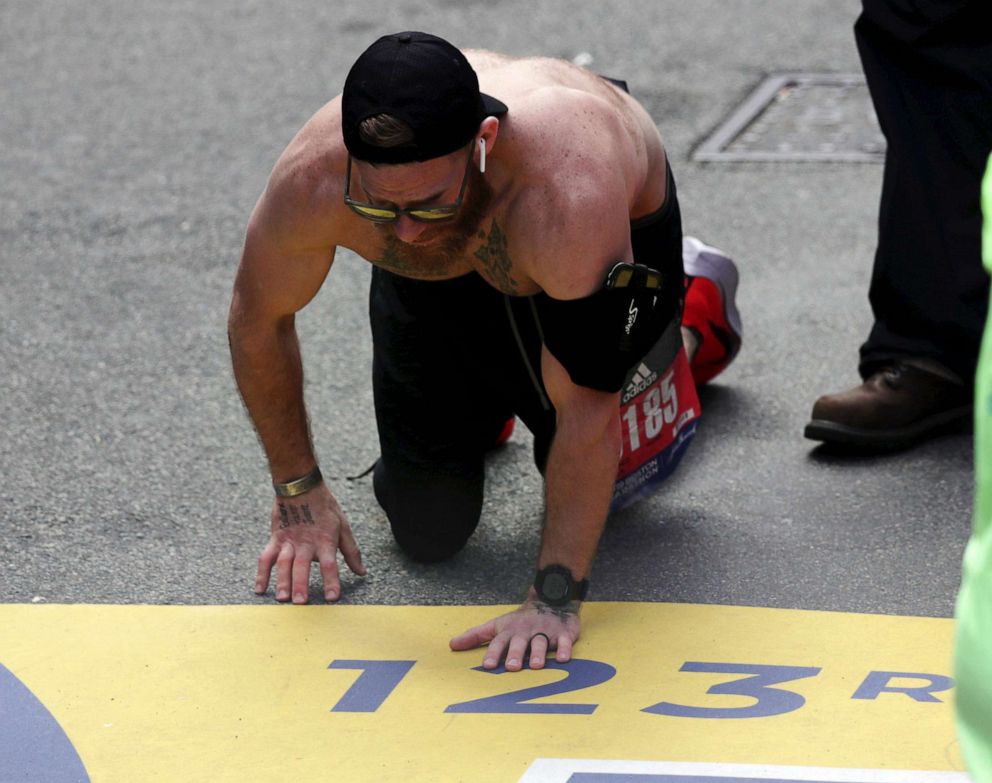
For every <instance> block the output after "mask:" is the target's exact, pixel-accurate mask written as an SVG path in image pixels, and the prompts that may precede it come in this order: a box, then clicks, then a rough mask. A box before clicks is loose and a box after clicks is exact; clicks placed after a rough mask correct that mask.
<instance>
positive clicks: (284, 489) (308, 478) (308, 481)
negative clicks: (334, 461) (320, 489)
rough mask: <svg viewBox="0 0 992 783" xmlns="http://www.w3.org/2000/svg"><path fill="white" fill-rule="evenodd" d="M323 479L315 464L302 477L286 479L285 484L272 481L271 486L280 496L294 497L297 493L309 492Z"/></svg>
mask: <svg viewBox="0 0 992 783" xmlns="http://www.w3.org/2000/svg"><path fill="white" fill-rule="evenodd" d="M323 480H324V477H323V475H322V474H321V472H320V467H319V466H315V467H314V469H313V470H311V471H310V472H309V473H307V475H305V476H303V477H302V478H298V479H294V480H293V481H287V482H286V483H285V484H280V483H278V482H273V483H272V488H273V489H274V490H275V491H276V494H277V495H278V496H279V497H281V498H295V497H296V496H297V495H302V494H303V493H305V492H309V491H310V490H311V489H313V488H314V487H316V486H317V485H318V484H319V483H320V482H321V481H323Z"/></svg>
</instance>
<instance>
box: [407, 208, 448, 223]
mask: <svg viewBox="0 0 992 783" xmlns="http://www.w3.org/2000/svg"><path fill="white" fill-rule="evenodd" d="M407 214H408V215H409V216H410V217H411V218H413V219H414V220H419V221H420V222H422V223H440V222H443V221H445V220H451V218H453V217H454V216H455V210H454V209H411V210H410V211H409V212H407Z"/></svg>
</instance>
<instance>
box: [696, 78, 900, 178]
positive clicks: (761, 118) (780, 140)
mask: <svg viewBox="0 0 992 783" xmlns="http://www.w3.org/2000/svg"><path fill="white" fill-rule="evenodd" d="M884 156H885V138H884V137H883V136H882V131H881V129H880V128H879V126H878V120H877V119H876V117H875V110H874V109H873V107H872V104H871V97H870V96H869V94H868V87H867V85H866V84H865V80H864V77H863V76H862V75H860V74H834V73H777V74H772V75H771V76H769V77H767V78H766V79H765V80H764V81H763V82H762V83H761V84H760V85H758V87H757V88H756V89H755V90H754V92H752V93H751V94H750V95H749V96H748V97H747V99H746V100H745V101H744V102H743V103H742V104H741V105H740V106H739V107H738V108H737V109H736V110H735V111H734V112H733V113H732V114H731V115H730V116H729V117H728V118H727V119H726V120H725V121H724V122H723V123H722V124H721V125H720V126H719V127H718V128H717V129H716V130H715V131H714V132H713V133H712V134H711V135H710V136H709V137H708V138H707V139H706V140H705V141H704V142H703V143H702V144H700V145H699V146H698V147H697V148H696V150H695V152H694V153H693V155H692V159H693V160H698V161H721V162H722V161H778V162H783V161H784V162H795V161H834V162H842V163H872V162H881V161H882V160H883V159H884Z"/></svg>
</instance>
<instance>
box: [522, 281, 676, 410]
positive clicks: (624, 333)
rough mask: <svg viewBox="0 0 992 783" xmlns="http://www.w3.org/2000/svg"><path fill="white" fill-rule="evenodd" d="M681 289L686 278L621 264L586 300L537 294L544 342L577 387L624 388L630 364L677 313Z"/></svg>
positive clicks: (650, 345)
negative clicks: (668, 276)
mask: <svg viewBox="0 0 992 783" xmlns="http://www.w3.org/2000/svg"><path fill="white" fill-rule="evenodd" d="M682 288H683V281H682V279H677V280H676V279H668V278H667V277H666V276H663V275H662V273H661V272H659V271H657V270H656V269H652V268H651V267H648V266H644V265H643V264H628V263H625V262H620V263H617V264H616V265H615V266H614V267H613V268H612V269H611V270H610V272H609V274H608V275H607V278H606V281H605V283H604V284H603V287H602V288H601V289H599V290H598V291H596V293H594V294H591V295H590V296H587V297H585V298H584V299H569V300H562V299H552V298H551V297H550V296H548V295H547V294H545V293H543V292H541V293H539V294H536V295H535V296H534V304H535V306H536V308H537V313H538V316H539V318H540V325H541V330H542V333H543V338H544V344H545V346H547V348H548V350H549V351H551V353H552V354H553V355H554V357H555V358H556V359H557V360H558V361H559V362H561V364H562V366H564V368H565V369H566V370H567V371H568V374H569V377H570V378H571V379H572V382H573V383H575V384H576V385H578V386H586V387H588V388H591V389H597V390H599V391H605V392H617V391H620V389H621V387H622V386H623V382H624V379H625V378H626V377H627V373H628V371H629V370H630V368H631V367H633V366H634V365H636V364H637V362H638V361H640V360H641V358H643V357H644V355H645V354H646V353H647V352H648V351H649V350H650V349H651V347H652V346H653V345H654V344H655V343H656V342H657V341H658V339H659V338H660V337H661V335H662V333H663V332H664V331H665V327H666V326H668V324H669V323H670V322H671V321H672V320H673V319H674V318H677V317H679V315H680V311H681V303H682Z"/></svg>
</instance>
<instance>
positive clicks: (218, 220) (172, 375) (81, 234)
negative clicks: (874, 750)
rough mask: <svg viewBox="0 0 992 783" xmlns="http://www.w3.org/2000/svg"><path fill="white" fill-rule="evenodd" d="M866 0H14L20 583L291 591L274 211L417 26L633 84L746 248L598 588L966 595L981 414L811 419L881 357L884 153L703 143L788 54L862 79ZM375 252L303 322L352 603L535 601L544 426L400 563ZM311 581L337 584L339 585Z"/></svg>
mask: <svg viewBox="0 0 992 783" xmlns="http://www.w3.org/2000/svg"><path fill="white" fill-rule="evenodd" d="M857 10H858V3H857V2H855V1H854V0H844V2H838V1H837V0H695V1H694V2H692V3H688V2H675V0H663V1H659V0H639V1H638V2H620V3H612V4H604V3H597V2H587V1H586V0H580V1H576V0H568V2H565V1H564V0H554V1H553V2H541V3H535V2H521V1H520V0H503V1H502V2H499V3H483V2H477V1H472V2H456V1H455V0H432V1H428V0H424V1H423V2H419V3H408V2H403V3H385V2H381V1H380V0H366V1H365V2H361V3H359V2H353V1H352V0H347V1H343V2H342V1H339V2H334V3H327V2H325V3H316V2H309V0H306V1H305V2H299V3H293V4H279V3H261V2H254V1H249V2H244V0H238V2H233V1H232V0H214V1H213V2H210V3H202V2H191V1H190V0H179V1H178V2H172V3H154V2H150V1H149V0H136V1H135V2H131V3H124V2H111V1H110V0H94V2H88V3H69V2H65V1H64V0H63V1H61V2H59V1H58V0H39V1H38V2H31V3H28V2H24V1H23V0H13V1H12V2H7V3H4V4H2V5H0V74H2V76H0V107H2V109H0V239H2V242H0V302H2V304H0V434H2V437H0V476H2V481H0V557H2V561H3V568H2V570H0V600H3V601H7V602H23V601H31V600H34V599H37V598H41V599H43V600H45V601H49V602H56V601H58V602H112V603H135V602H146V603H264V602H267V601H270V600H271V597H269V598H261V599H260V598H256V597H255V596H254V595H253V593H252V591H251V586H252V578H253V573H254V567H255V558H256V557H257V554H258V552H259V550H260V549H261V547H262V545H263V543H264V541H265V540H266V528H267V514H268V507H269V503H270V496H269V490H268V483H267V482H268V477H267V474H266V472H265V465H264V460H263V459H262V455H261V451H260V449H259V447H258V445H257V443H256V441H255V439H254V436H253V434H252V432H251V429H250V425H249V424H248V422H247V419H246V417H245V416H244V414H243V412H242V409H241V405H240V402H239V400H238V398H237V395H236V391H235V387H234V383H233V380H232V377H231V373H230V370H229V360H228V355H227V345H226V335H225V317H226V310H227V305H228V300H229V295H230V288H231V283H232V280H233V274H234V270H235V267H236V264H237V261H238V256H239V251H240V247H241V242H242V237H243V231H244V227H245V223H246V220H247V216H248V213H249V211H250V209H251V207H252V205H253V203H254V201H255V199H256V198H257V196H258V194H259V192H260V191H261V189H262V187H263V186H264V183H265V180H266V177H267V175H268V172H269V169H270V168H271V166H272V164H273V163H274V161H275V159H276V157H277V156H278V154H279V152H280V151H281V150H282V148H283V147H284V146H285V144H286V143H287V142H288V141H289V139H290V138H291V137H292V135H293V134H294V133H295V131H296V130H297V129H298V127H299V126H300V125H302V124H303V122H304V121H305V120H306V119H307V118H308V117H309V116H310V115H311V114H312V113H313V112H314V111H315V110H316V109H317V108H319V107H320V106H321V105H322V104H323V103H324V102H325V101H326V100H328V99H329V98H330V97H331V96H332V95H334V94H335V93H337V92H338V91H339V90H340V88H341V85H342V83H343V79H344V75H345V73H346V71H347V68H348V66H349V65H350V63H351V62H352V60H353V59H354V58H355V57H356V56H357V55H358V54H359V53H360V51H361V50H362V49H364V47H365V46H366V45H367V44H368V43H370V42H371V41H372V40H373V39H374V38H375V37H377V36H378V35H380V34H382V33H386V32H392V31H395V30H398V29H409V28H419V29H426V30H430V31H433V32H437V33H439V34H441V35H444V36H445V37H447V38H449V39H450V40H452V41H453V42H455V43H456V44H458V45H460V46H463V47H468V46H478V47H487V48H493V49H497V50H503V51H506V52H509V53H512V54H517V55H525V54H549V55H554V56H561V57H566V58H569V59H571V58H573V57H575V56H577V55H579V54H580V53H583V52H585V53H588V55H589V56H591V58H592V64H591V67H592V68H594V69H596V70H598V71H600V72H603V73H607V74H610V75H616V76H620V77H624V78H626V79H627V80H628V81H629V83H630V86H631V90H632V91H633V93H634V94H635V95H636V96H638V97H640V98H641V99H642V100H643V101H644V103H645V105H646V106H648V108H649V109H650V111H651V112H652V114H653V116H654V117H655V119H656V121H657V122H658V124H659V126H660V127H661V129H662V132H663V135H664V137H665V140H666V143H667V146H668V148H669V151H670V155H671V158H672V161H673V166H674V168H675V171H676V175H677V177H678V179H679V192H680V199H681V201H682V208H683V216H684V221H685V225H686V228H687V230H688V231H689V232H690V233H693V234H696V235H698V236H701V237H703V238H704V239H706V240H707V241H708V242H710V243H712V244H716V245H718V246H720V247H723V248H725V249H727V250H729V251H730V252H731V253H732V254H733V255H734V256H735V257H736V259H737V260H738V262H739V266H740V269H741V275H742V283H741V289H740V306H741V310H742V313H743V317H744V322H745V330H746V335H745V345H744V349H743V351H742V353H741V355H740V358H739V360H738V362H737V363H736V365H735V366H733V367H732V368H731V369H730V370H729V371H728V372H727V373H726V374H725V375H724V376H723V377H722V378H721V380H720V383H719V384H718V385H716V386H714V387H713V388H710V389H708V390H707V391H706V392H705V394H704V397H703V403H704V407H705V411H706V413H705V421H704V424H703V427H702V430H701V433H700V435H699V437H698V438H697V440H696V443H695V444H694V445H693V447H692V449H691V451H690V453H689V455H688V456H687V457H686V459H685V460H684V462H683V464H682V467H681V469H680V473H679V474H678V476H677V477H676V478H675V479H674V480H673V481H672V483H671V484H670V486H669V487H668V488H667V491H664V492H663V493H662V494H660V495H658V496H655V497H654V498H652V499H651V500H649V501H647V502H645V503H643V504H641V505H640V506H638V507H636V508H634V509H632V510H630V511H628V512H625V513H623V514H620V515H618V516H617V517H616V518H614V519H612V520H611V521H610V523H609V527H608V530H607V532H606V535H605V537H604V540H603V542H602V545H601V548H600V554H599V557H598V560H597V563H596V566H595V570H594V573H593V575H592V583H593V589H592V592H591V595H590V598H592V599H595V600H647V601H687V602H702V603H733V604H749V605H760V606H778V607H796V608H811V609H830V610H842V611H864V612H881V613H899V614H922V615H937V616H946V615H949V614H950V613H951V612H952V609H953V599H954V595H955V592H956V589H957V584H958V577H959V568H960V557H961V553H962V549H963V544H964V541H965V539H966V535H967V531H968V526H969V517H970V509H971V490H972V480H973V476H972V465H971V450H970V449H971V444H970V438H969V437H968V436H956V437H950V438H945V439H942V440H939V441H937V442H934V443H931V444H929V445H927V446H925V447H922V448H920V449H918V450H916V451H913V452H909V453H905V454H899V455H893V456H888V457H884V458H866V459H859V460H850V459H838V458H835V457H830V456H829V455H823V454H820V453H818V452H817V451H816V450H814V449H812V448H811V444H810V443H809V442H806V441H804V440H803V439H802V437H801V432H802V426H803V424H804V423H805V420H806V417H807V415H808V413H809V408H810V405H811V404H812V401H813V399H814V398H815V397H816V396H817V395H818V394H819V393H821V392H824V391H828V390H837V389H840V388H844V387H847V386H849V385H852V384H853V383H854V382H855V381H856V373H855V364H856V360H857V346H858V344H859V343H860V341H861V340H862V339H863V337H864V335H865V334H866V330H867V328H868V325H869V323H870V313H869V311H868V305H867V301H866V290H867V281H868V275H869V271H870V262H871V256H872V252H873V242H874V226H875V215H876V209H877V201H878V193H879V187H880V178H881V167H880V166H878V165H871V164H858V165H851V164H847V165H836V164H835V165H830V164H815V165H814V164H794V163H793V164H768V163H765V164H733V165H729V164H723V165H721V164H706V165H703V164H696V163H692V162H691V161H690V157H689V156H690V153H691V150H692V148H693V146H694V145H695V144H697V143H698V142H699V141H700V140H701V139H702V138H703V136H704V135H705V134H706V133H707V132H708V131H709V130H711V129H712V128H713V127H715V126H716V125H717V124H718V123H719V122H720V121H721V119H722V118H723V117H724V116H726V115H727V114H728V113H729V112H730V111H731V109H732V108H734V107H735V106H736V105H737V104H738V103H739V102H740V101H741V100H742V99H743V97H744V96H745V95H746V94H747V93H748V91H749V90H750V89H751V88H752V87H753V86H754V85H755V84H757V83H758V82H759V81H760V80H761V78H762V76H763V75H764V74H766V73H768V72H772V71H780V70H786V71H791V70H795V71H800V70H801V71H839V72H852V71H853V72H857V71H859V63H858V59H857V54H856V51H855V48H854V42H853V36H852V33H851V26H852V24H853V21H854V18H855V16H856V13H857ZM368 275H369V267H368V266H367V265H366V264H365V263H364V262H362V261H361V260H360V259H358V258H357V257H355V256H352V255H349V254H347V253H341V254H339V256H338V260H337V261H336V263H335V267H334V269H333V270H332V273H331V275H330V278H329V279H328V282H327V284H326V285H325V287H324V290H323V291H322V293H321V295H320V296H319V297H318V299H317V300H316V301H315V302H314V303H313V304H312V305H311V306H310V307H309V308H308V309H307V310H306V311H305V313H304V314H303V315H302V317H301V319H300V331H301V335H302V339H303V343H304V353H305V359H306V365H307V371H308V384H307V395H308V401H309V405H310V411H311V415H312V418H313V424H314V435H315V439H316V442H317V447H318V450H319V453H320V455H321V459H322V464H323V466H324V472H325V474H327V475H328V476H331V477H333V479H332V480H333V485H334V488H335V491H336V492H337V494H338V496H339V498H340V500H341V502H342V504H343V506H344V508H345V510H346V512H347V513H348V514H349V515H350V518H351V520H352V523H353V525H354V527H355V528H356V531H357V535H358V537H359V540H360V543H361V545H362V547H363V550H364V554H365V560H366V563H367V564H368V565H369V569H370V573H369V576H368V577H366V578H364V579H358V578H351V577H348V578H346V582H345V584H346V589H345V594H344V597H343V600H344V601H347V602H353V603H491V602H500V603H511V602H514V601H516V600H517V599H518V598H519V597H520V595H521V592H522V590H523V588H524V586H525V584H526V582H527V579H528V577H529V575H530V573H531V565H532V561H533V557H534V554H535V551H536V545H537V537H538V528H539V524H540V484H539V480H538V478H537V476H536V474H535V472H534V470H533V468H532V467H531V464H530V460H529V443H528V440H527V436H526V434H525V433H520V432H519V430H518V434H517V435H516V436H515V438H514V440H513V441H512V442H511V443H510V445H509V446H508V447H507V448H506V449H504V450H503V451H502V452H501V453H499V454H498V455H496V456H495V457H494V459H493V460H492V463H491V466H490V471H489V478H490V482H489V489H488V493H489V494H488V499H487V502H486V506H485V511H484V519H483V522H482V525H481V527H480V530H479V532H478V533H477V535H476V536H475V538H474V539H473V540H472V542H471V543H470V545H469V546H468V547H467V549H466V550H465V551H464V552H463V553H462V554H461V555H460V556H459V557H457V558H456V559H455V560H453V561H452V562H449V563H446V564H444V565H441V566H436V567H431V568H427V567H423V566H419V565H416V564H413V563H411V562H409V561H408V560H406V559H405V558H404V557H402V556H401V555H400V554H399V553H398V551H397V549H396V548H395V546H394V545H393V543H392V540H391V537H390V536H389V534H388V528H387V525H386V523H385V520H384V517H383V514H382V512H381V511H380V510H379V509H378V507H377V505H376V504H375V502H374V500H373V498H372V493H371V486H370V481H369V479H367V478H366V479H361V480H355V481H349V480H347V479H346V478H345V477H346V476H352V475H355V474H357V473H360V472H361V471H363V470H364V469H365V468H366V467H368V466H369V465H370V464H371V463H372V462H373V460H374V459H375V457H376V455H377V448H376V437H375V427H374V420H373V414H372V406H371V393H370V383H369V362H370V344H369V343H370V340H369V332H368V326H367V323H366V319H365V293H366V287H367V280H368ZM315 595H316V593H315Z"/></svg>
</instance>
